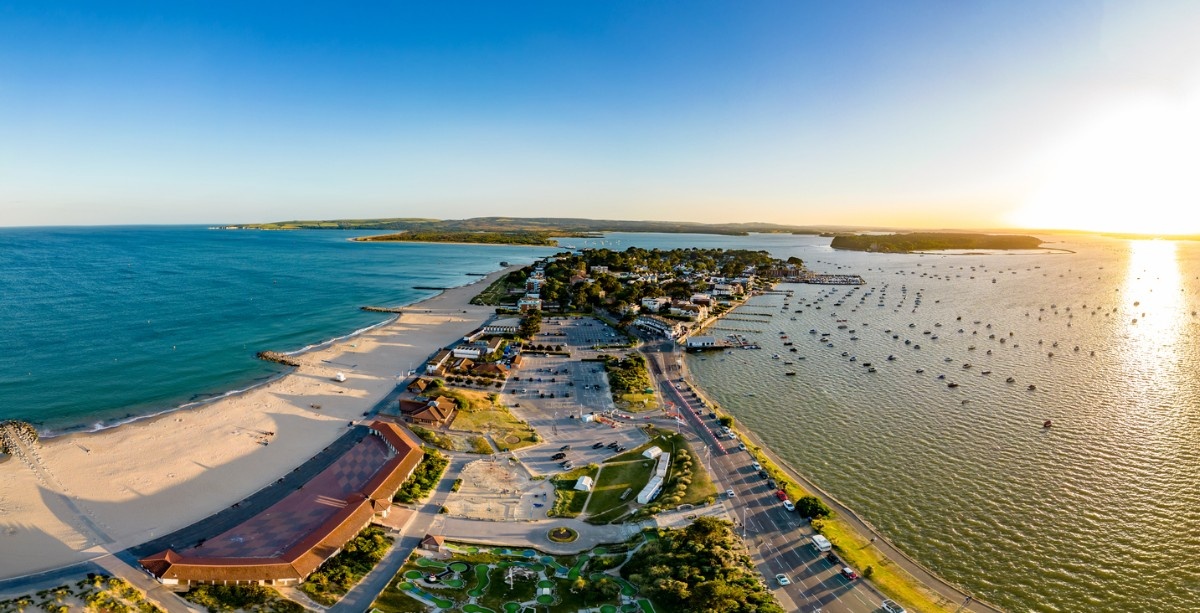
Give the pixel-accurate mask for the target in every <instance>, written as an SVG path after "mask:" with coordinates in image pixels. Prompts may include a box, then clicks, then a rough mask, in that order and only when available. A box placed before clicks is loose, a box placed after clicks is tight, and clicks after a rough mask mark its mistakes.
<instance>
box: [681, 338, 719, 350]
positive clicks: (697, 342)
mask: <svg viewBox="0 0 1200 613" xmlns="http://www.w3.org/2000/svg"><path fill="white" fill-rule="evenodd" d="M686 345H687V347H688V349H693V348H703V347H716V346H717V339H716V337H715V336H689V337H688V339H687V343H686Z"/></svg>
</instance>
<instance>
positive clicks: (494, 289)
mask: <svg viewBox="0 0 1200 613" xmlns="http://www.w3.org/2000/svg"><path fill="white" fill-rule="evenodd" d="M514 272H515V271H514ZM521 277H523V275H514V274H513V273H511V272H510V273H508V274H507V275H504V276H502V277H500V278H499V279H496V280H495V281H493V282H492V284H491V285H489V286H487V288H485V289H484V290H483V291H482V292H479V293H478V294H477V295H476V296H475V297H474V298H472V299H471V304H485V305H491V306H498V305H501V304H516V303H517V300H518V299H519V298H520V295H517V294H513V295H509V293H508V290H510V289H516V288H523V287H525V280H524V279H523V278H522V279H521V281H520V282H519V283H518V282H517V281H516V279H518V278H521Z"/></svg>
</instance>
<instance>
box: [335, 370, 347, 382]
mask: <svg viewBox="0 0 1200 613" xmlns="http://www.w3.org/2000/svg"><path fill="white" fill-rule="evenodd" d="M333 380H334V381H337V382H338V383H341V382H342V381H345V380H346V375H344V374H342V373H340V372H339V373H337V374H336V375H334V376H333Z"/></svg>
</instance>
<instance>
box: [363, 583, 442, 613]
mask: <svg viewBox="0 0 1200 613" xmlns="http://www.w3.org/2000/svg"><path fill="white" fill-rule="evenodd" d="M400 586H401V584H393V585H391V586H389V587H388V589H386V590H383V593H382V594H380V595H379V598H376V599H375V602H373V603H371V607H372V609H378V610H379V611H382V612H383V613H425V612H426V611H428V610H429V607H426V606H425V605H424V604H422V603H421V602H419V601H418V600H416V599H415V598H413V597H412V596H409V595H408V594H407V593H406V592H405V591H404V590H403V589H402V588H401V587H400Z"/></svg>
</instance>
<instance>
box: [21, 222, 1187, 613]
mask: <svg viewBox="0 0 1200 613" xmlns="http://www.w3.org/2000/svg"><path fill="white" fill-rule="evenodd" d="M355 234H356V233H351V232H342V231H309V232H306V231H296V232H260V231H219V230H207V229H204V228H180V227H171V228H69V229H68V228H63V229H17V230H0V339H3V341H4V346H3V348H2V350H0V417H19V418H22V419H28V420H31V421H34V422H35V423H37V424H39V427H41V428H43V429H44V430H51V431H66V430H71V429H78V428H94V427H101V426H103V425H107V424H112V423H119V422H120V421H122V420H126V419H132V418H136V417H137V416H139V415H145V414H149V413H153V412H156V411H163V410H170V409H171V408H174V407H177V406H180V405H183V404H186V403H192V402H202V401H205V400H206V399H210V398H213V397H216V396H220V395H221V394H224V393H229V392H231V391H233V390H238V389H243V388H245V387H247V386H250V385H254V384H256V383H259V382H261V381H263V380H266V379H268V378H270V377H272V376H276V375H277V374H278V372H279V370H278V369H277V368H275V367H274V366H272V365H270V364H266V363H263V362H260V361H258V360H256V359H254V353H255V352H256V351H259V350H262V349H274V350H279V351H295V350H301V349H303V348H304V347H306V346H309V345H313V344H317V343H321V342H323V341H327V340H329V339H332V338H336V337H339V336H342V335H346V334H351V333H353V332H354V331H356V330H359V329H362V328H365V327H367V326H371V325H376V324H378V323H379V322H381V321H383V318H382V317H381V316H379V315H378V314H370V313H363V312H360V311H359V310H358V307H359V306H362V305H364V304H386V305H400V304H406V303H410V302H412V301H415V300H419V299H421V298H424V297H425V296H428V295H430V294H431V293H433V292H430V291H419V290H414V289H413V286H415V285H426V286H450V285H459V284H462V283H466V282H469V281H471V280H472V279H473V277H470V276H468V275H466V274H465V273H469V272H474V273H486V272H489V271H492V270H495V269H496V268H498V265H499V261H500V260H507V261H510V262H513V263H517V262H528V261H532V260H533V259H534V258H537V257H541V256H543V255H546V254H547V253H552V251H547V250H545V249H535V248H522V247H501V246H459V245H420V244H406V243H353V242H349V241H348V240H347V239H348V238H349V237H350V236H353V235H355ZM1043 238H1045V239H1046V240H1047V241H1048V242H1047V246H1048V247H1052V248H1053V250H1048V251H1044V252H1036V253H1030V252H1020V253H1005V252H1000V253H994V252H993V253H986V252H983V253H933V254H876V253H863V252H850V251H836V250H833V249H831V248H830V247H829V239H828V238H823V237H819V236H797V235H787V234H767V235H751V236H745V237H730V236H710V235H677V234H628V233H621V234H609V235H605V236H603V237H600V238H596V239H578V238H572V239H564V240H562V241H561V242H562V243H563V244H564V246H570V247H576V248H583V247H606V248H611V249H624V248H626V247H629V246H639V247H646V248H662V249H670V248H675V247H724V248H745V249H760V250H766V251H769V252H770V253H771V254H772V255H774V256H775V257H779V258H787V257H790V256H796V257H799V258H801V259H803V260H804V261H805V263H806V264H807V265H808V266H809V267H810V268H813V269H815V270H817V271H820V272H828V273H844V274H859V275H861V276H862V277H863V278H864V280H865V281H866V284H865V285H862V286H858V287H848V286H818V285H780V286H779V287H778V290H779V291H780V293H772V294H767V295H762V296H757V297H754V298H752V299H751V300H750V301H749V303H748V304H747V305H746V306H744V307H742V308H740V309H738V310H737V311H736V312H735V313H734V315H733V316H731V317H729V318H726V319H725V320H723V321H722V322H720V323H719V324H718V325H717V327H716V328H715V329H714V330H713V333H714V334H716V335H718V336H720V335H724V334H735V333H736V334H741V335H743V336H745V337H747V338H749V339H751V340H754V341H757V342H758V343H759V344H760V345H761V346H762V349H760V350H733V351H727V352H717V353H708V354H695V355H691V354H689V355H688V356H687V357H686V359H687V360H688V366H689V368H690V369H691V371H692V372H693V373H694V374H695V376H696V378H697V381H698V383H699V384H700V385H701V386H702V387H703V388H705V390H706V391H707V392H708V393H709V395H710V396H712V397H714V399H715V400H716V401H717V402H718V403H719V404H721V405H722V406H723V407H724V408H726V409H727V410H728V411H730V412H731V413H732V414H733V415H734V416H735V417H736V418H737V419H738V420H739V421H740V422H741V423H742V424H744V425H745V426H747V427H749V428H750V429H751V430H753V431H755V432H756V433H757V434H758V435H759V436H760V437H761V438H762V439H763V440H764V442H765V443H766V444H767V445H769V446H770V447H771V448H772V449H773V450H774V451H776V452H777V453H778V454H779V455H781V456H782V457H783V458H785V459H786V460H787V461H788V463H789V464H791V465H792V466H793V467H794V468H796V469H797V470H799V471H800V472H802V473H803V474H805V475H806V476H807V477H809V478H810V479H811V480H812V481H814V482H815V483H816V484H818V485H819V486H820V487H821V488H822V489H823V490H825V491H827V492H829V493H830V494H832V495H833V496H835V497H837V498H838V499H839V500H841V501H842V502H844V503H845V504H847V505H849V506H850V507H851V508H853V509H855V511H856V512H857V513H858V514H859V515H861V516H862V517H863V518H864V519H866V520H867V521H869V522H870V523H872V524H873V525H875V526H877V527H878V529H879V530H880V531H881V532H882V533H883V534H885V535H886V537H887V538H888V539H889V540H891V541H893V542H894V543H896V544H897V545H898V546H899V547H901V548H902V549H903V550H904V551H906V552H908V553H909V554H910V555H912V556H913V557H914V558H915V559H917V560H918V561H920V562H921V563H922V564H924V565H926V566H927V567H929V568H930V569H932V570H934V571H935V572H937V573H938V574H940V575H941V576H943V577H945V578H946V579H948V580H950V581H952V582H954V583H957V584H960V585H961V586H963V587H964V588H965V589H966V590H968V591H969V592H970V593H972V594H973V595H975V596H976V597H978V598H981V599H984V600H987V601H990V602H992V603H994V604H997V605H999V606H1001V607H1004V608H1005V609H1008V610H1011V611H1050V612H1057V611H1112V612H1117V611H1166V612H1173V611H1195V610H1200V377H1197V374H1198V373H1200V344H1198V340H1200V338H1198V333H1200V317H1198V316H1197V313H1196V311H1197V310H1198V309H1200V295H1198V292H1200V244H1198V243H1195V242H1186V241H1180V242H1176V241H1161V240H1124V239H1115V238H1104V237H1095V236H1087V235H1045V236H1043ZM787 290H790V291H791V292H792V295H791V296H788V295H787V294H786V293H784V292H786V291H787ZM822 338H824V339H825V340H823V341H822V340H820V339H822ZM787 343H790V344H787ZM918 346H919V347H920V348H917V347H918ZM792 349H795V351H792ZM776 356H778V357H776ZM889 358H890V359H889ZM867 363H870V366H867ZM872 369H873V370H874V372H872ZM788 372H794V373H796V374H795V375H787V374H786V373H788ZM1010 378H1011V379H1012V382H1011V383H1010V382H1009V379H1010ZM951 383H953V384H955V386H954V387H951V386H950V384H951ZM1030 386H1032V389H1031V388H1030ZM1046 422H1049V427H1047V423H1046Z"/></svg>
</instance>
